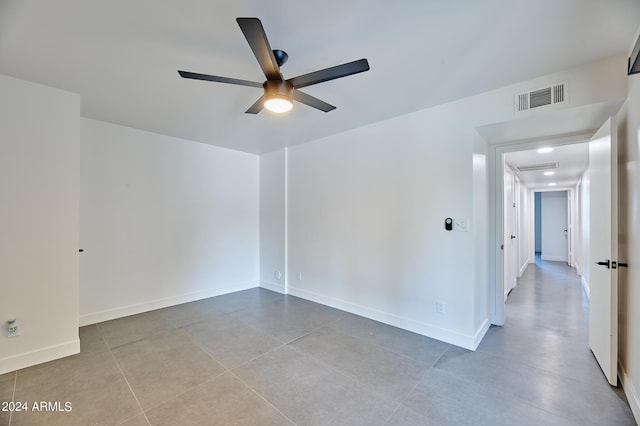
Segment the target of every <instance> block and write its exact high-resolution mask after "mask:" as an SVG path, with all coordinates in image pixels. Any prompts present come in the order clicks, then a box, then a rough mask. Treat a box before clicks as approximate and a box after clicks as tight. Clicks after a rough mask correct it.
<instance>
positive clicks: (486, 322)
mask: <svg viewBox="0 0 640 426" xmlns="http://www.w3.org/2000/svg"><path fill="white" fill-rule="evenodd" d="M489 327H491V320H490V319H489V318H485V320H484V321H483V322H482V325H481V326H480V328H478V331H476V334H475V335H474V336H473V350H474V351H475V350H476V349H477V348H478V345H479V344H480V342H482V339H483V338H484V335H485V334H487V331H489Z"/></svg>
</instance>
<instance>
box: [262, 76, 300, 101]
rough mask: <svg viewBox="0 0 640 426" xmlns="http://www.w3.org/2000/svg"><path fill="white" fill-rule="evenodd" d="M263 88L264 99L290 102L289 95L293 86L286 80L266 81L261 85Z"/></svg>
mask: <svg viewBox="0 0 640 426" xmlns="http://www.w3.org/2000/svg"><path fill="white" fill-rule="evenodd" d="M262 87H264V99H265V100H269V99H274V98H277V99H286V100H288V101H291V93H293V84H291V83H290V82H289V81H287V80H282V81H279V80H270V81H269V80H267V81H265V82H264V84H263V85H262Z"/></svg>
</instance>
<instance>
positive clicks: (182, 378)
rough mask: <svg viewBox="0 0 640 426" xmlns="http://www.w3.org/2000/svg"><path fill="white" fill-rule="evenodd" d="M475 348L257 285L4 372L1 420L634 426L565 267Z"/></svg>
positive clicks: (546, 274) (542, 274)
mask: <svg viewBox="0 0 640 426" xmlns="http://www.w3.org/2000/svg"><path fill="white" fill-rule="evenodd" d="M506 313H507V323H506V325H505V326H504V327H492V328H491V329H490V330H489V332H488V333H487V335H486V337H485V339H484V340H483V342H482V343H481V345H480V347H479V348H478V350H477V351H475V352H471V351H467V350H464V349H460V348H457V347H454V346H451V345H448V344H445V343H442V342H438V341H436V340H433V339H429V338H426V337H423V336H419V335H416V334H413V333H409V332H407V331H403V330H399V329H396V328H393V327H389V326H386V325H383V324H380V323H377V322H374V321H370V320H367V319H364V318H361V317H358V316H355V315H350V314H347V313H345V312H341V311H338V310H335V309H331V308H328V307H325V306H322V305H318V304H315V303H311V302H308V301H305V300H302V299H298V298H295V297H291V296H283V295H280V294H277V293H273V292H270V291H267V290H262V289H253V290H248V291H243V292H238V293H233V294H229V295H225V296H220V297H215V298H211V299H206V300H201V301H198V302H193V303H189V304H185V305H179V306H174V307H171V308H167V309H161V310H158V311H153V312H148V313H144V314H140V315H135V316H131V317H127V318H121V319H118V320H114V321H109V322H105V323H101V324H97V325H92V326H88V327H83V328H82V329H81V330H80V339H81V345H82V352H81V353H80V354H79V355H76V356H72V357H68V358H65V359H61V360H58V361H53V362H49V363H46V364H42V365H39V366H35V367H31V368H27V369H24V370H19V371H17V372H14V373H9V374H5V375H0V401H11V400H13V401H28V402H29V403H30V404H32V403H33V402H34V401H60V402H61V403H64V402H67V401H68V402H71V403H72V410H71V411H70V412H26V413H25V412H22V413H18V412H14V413H13V414H11V416H9V413H6V412H0V425H10V426H18V425H126V426H138V425H140V426H142V425H150V424H151V425H229V424H237V425H293V424H296V425H412V426H413V425H467V424H468V425H541V424H544V425H617V424H620V425H623V424H635V422H634V420H633V417H632V415H631V411H630V409H629V407H628V404H627V402H626V400H625V397H624V394H623V393H622V392H621V391H620V390H619V389H615V388H611V387H610V386H609V385H608V384H607V382H606V381H605V379H604V376H603V375H602V373H601V372H600V370H599V368H598V366H597V365H596V363H595V361H594V359H593V357H592V355H591V353H590V351H589V349H588V345H587V324H588V319H587V302H586V300H585V298H584V296H583V293H582V290H581V288H580V281H579V278H578V277H576V275H575V273H574V272H573V270H572V269H570V268H568V267H567V266H566V265H562V264H560V263H555V262H540V261H538V263H537V264H536V265H531V266H530V267H529V268H528V269H527V271H526V272H525V274H524V276H523V277H522V278H521V279H520V280H519V284H518V286H517V287H516V288H515V289H514V291H513V292H512V294H511V295H510V296H509V300H508V303H507V311H506Z"/></svg>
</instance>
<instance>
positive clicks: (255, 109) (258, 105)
mask: <svg viewBox="0 0 640 426" xmlns="http://www.w3.org/2000/svg"><path fill="white" fill-rule="evenodd" d="M263 107H264V96H260V99H258V100H257V101H256V102H255V103H254V104H253V105H251V106H250V107H249V109H248V110H246V111H245V113H246V114H257V113H259V112H260V111H262V108H263Z"/></svg>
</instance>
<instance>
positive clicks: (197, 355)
mask: <svg viewBox="0 0 640 426" xmlns="http://www.w3.org/2000/svg"><path fill="white" fill-rule="evenodd" d="M113 354H114V356H115V357H116V359H117V361H118V364H119V365H120V367H121V368H122V371H123V372H124V374H125V376H126V378H127V380H128V381H129V384H130V385H131V388H132V389H133V391H134V393H135V394H136V397H137V398H138V400H139V401H140V404H141V405H142V407H143V408H144V409H145V410H146V409H149V408H151V407H153V406H155V405H158V404H160V403H162V402H164V401H166V400H169V399H171V398H174V397H175V396H176V395H178V394H180V393H182V392H184V391H186V390H189V389H191V388H192V387H194V386H197V385H199V384H200V383H202V382H204V381H205V380H207V379H209V378H210V377H213V376H216V375H218V374H220V373H222V372H224V371H225V368H224V367H222V366H221V365H220V364H219V363H218V362H217V361H215V360H214V359H212V358H211V357H210V356H209V355H208V354H207V353H205V352H204V351H203V350H202V349H200V348H199V347H198V346H197V345H196V344H195V343H193V342H192V341H191V339H190V338H189V337H188V336H186V335H184V334H183V333H182V332H180V331H172V332H169V333H163V334H156V335H153V336H150V337H148V338H146V339H143V340H139V341H137V342H134V343H130V344H127V345H123V346H120V347H118V348H115V349H113Z"/></svg>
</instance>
